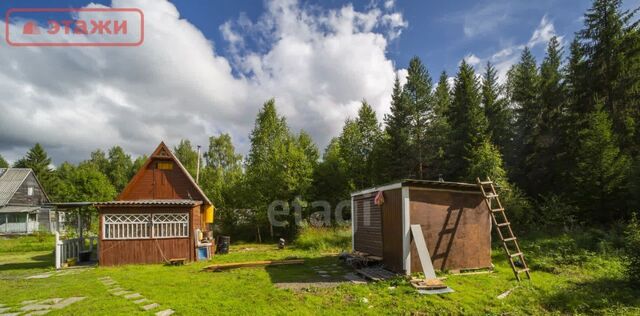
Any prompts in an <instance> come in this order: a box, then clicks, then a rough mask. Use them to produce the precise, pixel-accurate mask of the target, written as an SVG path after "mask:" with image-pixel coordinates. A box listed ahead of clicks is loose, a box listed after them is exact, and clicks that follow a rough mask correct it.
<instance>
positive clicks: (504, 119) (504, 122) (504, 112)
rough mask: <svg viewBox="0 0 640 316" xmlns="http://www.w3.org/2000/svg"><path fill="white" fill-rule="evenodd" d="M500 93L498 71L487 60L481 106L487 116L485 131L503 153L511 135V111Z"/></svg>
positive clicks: (483, 77) (507, 146)
mask: <svg viewBox="0 0 640 316" xmlns="http://www.w3.org/2000/svg"><path fill="white" fill-rule="evenodd" d="M502 94H503V91H502V86H501V85H500V84H499V83H498V71H497V70H496V68H495V67H494V66H493V65H492V64H491V62H489V61H487V66H486V67H485V72H484V75H483V76H482V106H483V107H484V114H485V115H486V117H487V122H488V128H487V133H488V135H489V137H490V139H491V142H492V143H493V144H495V146H496V147H497V149H498V150H499V151H500V152H502V153H504V152H505V151H506V150H507V149H508V148H509V145H510V142H511V138H512V136H511V112H510V110H509V108H508V107H507V105H508V103H507V100H506V99H505V98H504V97H503V96H502Z"/></svg>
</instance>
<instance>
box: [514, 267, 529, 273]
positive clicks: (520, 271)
mask: <svg viewBox="0 0 640 316" xmlns="http://www.w3.org/2000/svg"><path fill="white" fill-rule="evenodd" d="M528 271H529V268H526V269H522V270H516V272H518V273H522V272H528Z"/></svg>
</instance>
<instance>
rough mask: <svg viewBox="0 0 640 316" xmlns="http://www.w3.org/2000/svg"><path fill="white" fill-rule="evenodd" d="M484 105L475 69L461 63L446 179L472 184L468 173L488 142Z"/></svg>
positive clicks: (452, 113)
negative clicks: (475, 156)
mask: <svg viewBox="0 0 640 316" xmlns="http://www.w3.org/2000/svg"><path fill="white" fill-rule="evenodd" d="M480 103H481V95H480V88H479V83H478V80H477V78H476V75H475V72H474V70H473V67H471V66H470V65H469V64H467V63H466V61H464V60H463V61H462V63H461V65H460V68H459V70H458V74H457V76H456V79H455V84H454V87H453V100H452V103H451V107H450V109H449V115H448V120H449V124H450V125H451V139H450V146H449V150H448V153H447V158H448V160H449V161H450V165H449V170H448V171H449V174H448V175H447V177H450V178H453V179H455V180H464V181H470V179H469V178H468V174H467V172H468V170H469V166H470V162H471V160H472V159H473V157H474V151H475V149H476V148H478V147H480V146H481V145H482V144H483V143H484V142H485V141H486V140H487V139H488V136H487V118H486V117H485V115H484V112H483V110H482V107H481V106H480Z"/></svg>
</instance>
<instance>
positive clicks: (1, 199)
mask: <svg viewBox="0 0 640 316" xmlns="http://www.w3.org/2000/svg"><path fill="white" fill-rule="evenodd" d="M30 176H31V177H33V178H34V179H35V182H36V184H37V185H38V187H39V189H40V191H41V192H42V194H43V195H44V198H45V199H46V200H47V202H49V201H50V200H49V197H48V196H47V193H46V192H45V191H44V187H42V184H41V183H40V180H39V179H38V177H37V176H36V174H35V173H34V172H33V170H31V169H30V168H6V169H4V172H2V174H1V175H0V206H4V205H6V204H7V203H9V201H10V200H11V199H12V198H13V196H14V195H15V194H16V192H17V191H18V189H20V187H21V186H22V184H23V183H24V182H25V181H26V180H27V178H29V177H30Z"/></svg>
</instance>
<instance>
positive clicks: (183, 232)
mask: <svg viewBox="0 0 640 316" xmlns="http://www.w3.org/2000/svg"><path fill="white" fill-rule="evenodd" d="M96 206H97V208H98V212H99V217H100V236H99V237H100V240H99V251H98V261H99V263H100V264H101V265H104V266H112V265H122V264H139V263H163V262H169V261H171V260H174V259H178V260H182V259H184V260H186V261H194V260H196V259H197V253H196V252H197V250H202V249H203V248H205V249H206V250H207V251H208V253H209V254H210V253H211V248H210V247H211V244H210V243H207V242H203V241H201V240H200V239H201V236H199V235H201V234H198V232H199V231H202V232H204V231H205V230H207V229H206V226H207V225H206V224H207V223H211V222H213V204H212V203H211V201H209V199H208V198H207V196H206V195H205V194H204V192H203V191H202V189H201V188H200V187H199V186H198V184H197V183H196V182H195V181H194V179H193V178H192V177H191V175H190V174H189V172H187V170H186V169H185V168H184V166H183V165H182V164H181V163H180V161H179V160H178V159H177V158H176V157H175V156H174V155H173V153H172V152H171V150H169V148H168V147H167V146H166V145H165V144H164V143H160V145H159V146H158V147H157V148H156V150H155V151H154V152H153V153H152V154H151V156H150V157H149V159H147V161H146V162H145V163H144V165H143V166H142V168H140V170H138V172H137V173H136V174H135V176H134V177H133V178H132V179H131V181H130V182H129V184H127V186H126V187H125V188H124V190H123V191H122V192H121V193H120V195H119V196H118V197H117V198H116V200H115V201H110V202H103V203H98V204H96Z"/></svg>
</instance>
